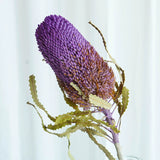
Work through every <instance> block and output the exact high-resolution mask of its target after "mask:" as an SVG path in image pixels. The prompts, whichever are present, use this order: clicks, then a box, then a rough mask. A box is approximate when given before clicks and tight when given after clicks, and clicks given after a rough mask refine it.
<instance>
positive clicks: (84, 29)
mask: <svg viewBox="0 0 160 160" xmlns="http://www.w3.org/2000/svg"><path fill="white" fill-rule="evenodd" d="M159 8H160V1H158V0H0V160H68V159H69V158H68V156H67V140H66V138H63V139H59V138H58V137H55V136H53V135H49V134H47V133H45V132H44V131H43V129H42V127H41V122H40V119H39V117H38V116H37V114H36V112H35V110H34V109H33V108H32V107H30V106H28V105H26V102H27V101H30V102H32V100H31V96H30V92H29V87H28V77H29V75H31V74H35V76H36V79H37V86H38V91H39V92H38V93H39V99H40V100H41V102H42V103H43V104H44V105H45V107H46V109H47V110H48V111H49V112H50V113H52V115H53V116H56V115H58V114H60V113H61V114H62V113H65V112H67V111H70V107H69V106H67V105H66V104H65V103H64V100H63V96H62V93H61V91H60V89H59V88H58V84H57V82H56V78H55V75H54V73H53V71H52V70H51V68H50V67H49V66H48V65H47V64H46V63H45V62H43V61H42V56H41V53H40V52H39V51H38V47H37V44H36V41H35V35H34V34H35V29H36V27H37V25H38V24H39V23H41V22H42V21H43V19H44V18H45V16H48V15H50V14H58V15H62V16H64V17H65V18H66V19H68V20H69V21H70V22H71V23H72V24H74V26H76V28H77V29H78V30H79V31H80V32H81V33H82V34H83V35H84V37H85V38H86V39H87V40H88V41H90V43H91V44H92V45H93V46H94V47H95V48H96V50H97V51H98V53H99V54H100V55H101V56H103V57H104V58H105V59H106V58H107V54H106V52H105V50H104V47H103V43H102V40H101V37H100V36H99V34H98V33H97V31H96V30H95V29H93V28H92V27H91V26H90V25H89V24H88V23H87V22H88V21H90V20H91V21H92V22H93V23H94V24H95V25H96V26H97V27H98V28H99V29H100V30H101V31H102V33H103V34H104V36H105V38H106V41H107V46H108V49H109V51H110V53H111V54H112V56H113V57H114V58H115V59H116V61H117V62H118V64H119V65H121V66H122V68H123V69H124V70H125V72H126V86H127V87H128V88H129V89H130V103H129V106H128V110H127V111H126V114H125V115H124V117H123V119H122V128H121V135H120V140H121V146H122V150H123V153H124V155H134V156H137V157H140V158H142V159H143V160H158V159H159V146H160V140H159V132H160V125H159V122H160V116H159V114H160V105H159V103H158V102H159V101H158V100H159V99H160V93H159V89H160V63H159V62H160V47H159V43H160V11H159ZM71 142H72V143H71V152H72V153H73V156H74V157H75V159H76V160H102V159H106V158H104V154H103V153H102V152H101V151H99V149H98V148H97V147H96V146H95V145H94V144H93V143H92V142H91V141H90V140H89V138H88V137H87V136H86V135H85V134H84V133H81V132H80V131H79V132H77V133H75V134H73V135H71ZM106 146H108V147H109V149H110V151H111V152H113V153H114V148H112V146H111V145H109V144H108V143H106Z"/></svg>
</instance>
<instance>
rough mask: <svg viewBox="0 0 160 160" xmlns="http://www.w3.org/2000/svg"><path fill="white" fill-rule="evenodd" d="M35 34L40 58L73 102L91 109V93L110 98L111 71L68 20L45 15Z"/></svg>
mask: <svg viewBox="0 0 160 160" xmlns="http://www.w3.org/2000/svg"><path fill="white" fill-rule="evenodd" d="M35 35H36V39H37V43H38V47H39V49H40V51H41V52H42V54H43V57H44V58H45V60H46V62H47V63H49V65H50V66H51V68H52V69H53V70H54V72H55V74H56V77H57V80H58V82H59V84H60V86H61V88H63V90H64V91H65V92H66V93H67V95H68V97H69V98H70V99H71V100H72V101H73V102H74V103H76V104H79V105H80V106H81V107H90V106H91V104H90V103H89V100H88V97H89V95H90V94H93V95H97V96H99V97H101V98H103V99H105V100H107V99H109V98H111V97H113V95H114V85H115V77H114V73H113V71H112V69H111V68H110V67H109V66H108V64H107V63H106V62H105V61H104V60H103V58H101V57H100V56H99V54H98V53H97V52H96V50H95V49H94V48H93V47H92V46H91V45H90V43H89V42H88V41H87V40H85V38H84V37H83V36H82V35H81V34H80V33H79V31H78V30H77V29H76V28H75V27H74V26H73V25H72V24H71V23H70V22H69V21H67V20H66V19H65V18H63V17H61V16H57V15H51V16H48V17H46V18H45V20H44V21H43V22H42V23H41V24H40V25H39V26H38V28H37V30H36V34H35ZM71 82H73V83H74V84H76V85H77V86H78V87H79V88H80V90H81V91H82V92H83V94H84V95H85V98H84V97H83V96H82V95H80V94H78V92H77V90H75V89H74V88H73V87H72V86H71V85H70V83H71Z"/></svg>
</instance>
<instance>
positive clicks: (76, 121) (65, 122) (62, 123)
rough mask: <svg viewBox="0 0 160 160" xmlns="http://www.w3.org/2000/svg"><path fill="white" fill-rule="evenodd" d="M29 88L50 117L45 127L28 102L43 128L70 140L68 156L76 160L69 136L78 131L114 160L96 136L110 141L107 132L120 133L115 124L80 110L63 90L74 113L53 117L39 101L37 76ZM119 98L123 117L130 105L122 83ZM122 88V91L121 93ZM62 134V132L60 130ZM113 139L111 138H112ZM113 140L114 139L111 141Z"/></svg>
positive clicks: (34, 98)
mask: <svg viewBox="0 0 160 160" xmlns="http://www.w3.org/2000/svg"><path fill="white" fill-rule="evenodd" d="M29 86H30V91H31V95H32V99H33V101H34V103H35V104H36V106H37V107H38V108H39V109H41V110H43V111H44V112H45V113H46V115H47V116H48V118H49V119H50V120H51V122H52V123H50V124H49V125H45V124H44V121H43V118H42V116H41V114H40V112H39V111H38V109H37V108H36V106H35V105H33V104H31V103H29V102H27V103H28V104H30V105H32V106H33V107H34V108H35V110H36V112H37V113H38V115H39V117H40V119H41V122H42V127H43V129H44V130H45V131H46V132H48V133H50V134H54V135H56V136H58V137H67V138H68V143H69V144H68V155H69V157H70V159H71V160H74V158H73V156H72V155H71V153H70V140H69V137H68V136H69V135H70V134H71V133H74V132H76V131H77V130H81V131H83V132H86V133H87V134H88V136H89V137H90V138H91V140H92V141H94V143H95V144H96V145H97V146H98V147H99V148H100V149H101V150H102V151H103V152H104V153H105V155H106V156H107V157H108V158H109V159H110V160H114V158H113V156H112V155H111V154H110V152H109V151H108V150H107V149H106V148H105V147H104V146H103V145H102V144H99V143H98V142H97V140H96V138H95V137H94V136H100V137H103V138H106V139H108V138H109V137H110V136H109V135H108V133H107V130H106V128H107V129H108V130H112V131H114V132H115V133H116V134H118V133H119V130H118V129H117V127H116V126H115V124H113V125H111V124H109V123H107V122H105V121H103V120H101V119H97V118H95V117H94V116H93V115H92V113H91V111H89V110H87V111H81V110H79V109H78V106H77V105H76V104H74V103H73V102H72V101H71V100H70V99H69V98H67V96H66V95H65V92H64V91H63V88H61V90H62V92H63V94H64V99H65V100H66V103H67V104H69V105H70V106H71V107H73V109H74V111H72V112H68V113H65V114H62V115H59V116H57V117H52V116H51V115H50V114H49V113H48V112H47V111H46V109H45V107H44V106H43V105H42V104H41V103H40V101H39V99H38V94H37V87H36V80H35V76H34V75H31V76H30V77H29ZM116 88H117V93H116V94H117V95H118V96H117V97H120V95H122V102H121V103H120V102H119V101H117V104H118V103H119V105H118V107H119V108H118V111H119V113H120V115H122V114H123V113H124V111H125V110H126V108H127V105H128V90H127V88H126V87H123V84H122V83H121V84H120V85H119V86H118V84H117V87H116ZM121 88H122V91H121ZM64 127H67V128H65V130H64V131H63V132H61V133H56V132H55V131H57V130H59V129H62V128H64ZM59 132H60V130H59ZM110 138H111V137H110ZM110 140H112V139H110Z"/></svg>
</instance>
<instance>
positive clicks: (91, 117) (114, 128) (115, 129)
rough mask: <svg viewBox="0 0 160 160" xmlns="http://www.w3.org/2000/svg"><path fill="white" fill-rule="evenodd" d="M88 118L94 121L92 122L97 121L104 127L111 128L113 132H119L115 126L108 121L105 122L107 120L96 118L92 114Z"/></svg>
mask: <svg viewBox="0 0 160 160" xmlns="http://www.w3.org/2000/svg"><path fill="white" fill-rule="evenodd" d="M90 120H91V121H94V122H96V123H98V124H103V125H105V126H106V127H109V128H111V129H112V130H113V131H114V132H115V133H119V132H120V131H119V130H118V129H117V128H116V126H115V125H110V124H109V123H107V122H105V121H102V120H99V119H96V118H94V117H93V116H92V115H90Z"/></svg>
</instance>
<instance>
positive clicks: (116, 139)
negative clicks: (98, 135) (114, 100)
mask: <svg viewBox="0 0 160 160" xmlns="http://www.w3.org/2000/svg"><path fill="white" fill-rule="evenodd" d="M103 113H104V115H105V116H106V121H107V122H108V123H109V124H110V125H113V122H114V119H113V118H112V114H111V112H110V110H103ZM110 131H111V134H112V137H113V143H114V146H115V148H116V151H117V157H118V159H119V160H123V156H122V152H121V147H120V143H119V134H118V133H115V132H114V131H113V130H112V129H111V130H110Z"/></svg>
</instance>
